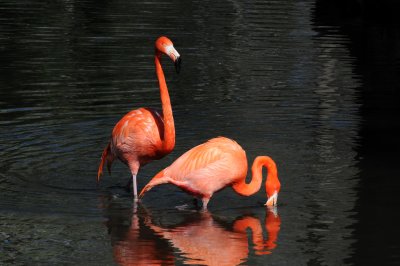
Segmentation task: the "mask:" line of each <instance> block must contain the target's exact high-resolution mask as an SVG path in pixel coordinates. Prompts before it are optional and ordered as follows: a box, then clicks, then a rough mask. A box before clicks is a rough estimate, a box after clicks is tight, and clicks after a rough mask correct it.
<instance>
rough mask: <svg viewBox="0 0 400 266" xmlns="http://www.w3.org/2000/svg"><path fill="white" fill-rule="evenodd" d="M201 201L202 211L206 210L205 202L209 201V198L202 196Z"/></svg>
mask: <svg viewBox="0 0 400 266" xmlns="http://www.w3.org/2000/svg"><path fill="white" fill-rule="evenodd" d="M201 200H202V201H203V211H207V204H208V202H209V201H210V199H209V198H202V199H201Z"/></svg>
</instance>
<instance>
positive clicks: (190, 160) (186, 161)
mask: <svg viewBox="0 0 400 266" xmlns="http://www.w3.org/2000/svg"><path fill="white" fill-rule="evenodd" d="M263 166H264V167H266V168H267V171H268V175H267V180H266V182H265V189H266V193H267V198H268V200H267V202H266V203H265V205H268V206H273V205H276V204H277V201H278V193H279V190H280V187H281V185H280V182H279V179H278V171H277V168H276V165H275V162H274V161H273V160H272V159H271V158H270V157H268V156H258V157H256V159H255V160H254V163H253V166H252V168H251V170H252V179H251V182H250V183H249V184H247V183H246V175H247V158H246V153H245V151H244V150H243V149H242V147H241V146H240V145H239V144H237V143H236V142H235V141H234V140H231V139H228V138H225V137H218V138H214V139H211V140H209V141H207V142H206V143H203V144H200V145H198V146H196V147H194V148H192V149H191V150H189V151H187V152H186V153H184V154H183V155H182V156H181V157H179V158H178V159H177V160H176V161H175V162H173V163H172V164H171V165H170V166H168V167H167V168H165V169H164V170H162V171H161V172H159V173H158V174H157V175H156V176H154V177H153V178H152V179H151V180H150V182H149V183H148V184H147V185H146V186H145V187H144V188H143V190H142V191H141V192H140V195H139V197H143V195H144V193H146V192H147V191H149V190H150V189H151V188H152V187H154V186H157V185H160V184H165V183H171V184H174V185H176V186H178V187H180V188H181V189H182V190H184V191H186V192H188V193H190V194H192V195H194V196H196V197H199V198H201V199H202V201H203V210H206V209H207V204H208V201H209V200H210V198H211V197H212V195H213V194H214V192H217V191H219V190H221V189H223V188H224V187H226V186H232V188H233V189H234V190H235V191H236V192H237V193H238V194H240V195H242V196H250V195H252V194H254V193H256V192H257V191H258V190H259V189H260V187H261V182H262V167H263Z"/></svg>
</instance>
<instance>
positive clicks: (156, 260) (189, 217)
mask: <svg viewBox="0 0 400 266" xmlns="http://www.w3.org/2000/svg"><path fill="white" fill-rule="evenodd" d="M130 215H131V223H130V225H126V224H129V223H128V222H127V221H126V220H125V221H121V217H118V216H117V217H116V216H111V217H110V218H111V219H110V220H109V222H108V227H109V231H110V232H111V238H112V245H113V255H114V259H115V261H116V262H117V263H118V264H119V265H149V264H151V265H161V264H162V265H168V264H169V265H173V264H174V263H176V261H177V260H179V261H182V262H183V263H184V264H188V265H193V264H196V265H199V264H200V265H237V264H240V263H243V262H246V261H247V259H248V256H249V252H251V251H254V254H255V255H266V254H271V252H272V251H273V250H274V249H275V248H276V246H277V239H278V234H279V230H280V224H281V221H280V217H279V215H278V214H277V212H276V207H272V208H271V207H270V208H268V209H267V212H266V215H265V224H264V226H263V225H262V222H261V221H260V219H259V218H257V217H255V216H249V215H246V216H240V217H238V218H236V219H235V220H234V221H233V222H232V221H229V219H227V218H225V217H224V218H221V217H218V216H215V215H212V214H211V213H209V212H185V211H181V212H178V213H173V214H171V215H174V218H172V219H169V218H168V217H166V215H168V214H166V215H163V216H161V215H160V217H154V215H151V214H150V213H149V212H148V211H146V210H145V209H143V208H140V209H139V210H138V211H134V212H132V211H131V212H130ZM126 218H128V219H130V217H126ZM177 219H178V221H180V222H178V223H176V222H175V224H173V225H164V224H163V223H162V222H160V221H161V220H166V221H171V220H173V221H177ZM112 220H114V221H112ZM153 221H157V223H155V222H153ZM124 224H125V228H124ZM160 224H163V225H160ZM264 230H265V231H264ZM249 231H251V235H252V239H251V241H250V243H251V244H250V246H249V241H248V235H247V234H248V232H249ZM264 232H266V237H265V236H264ZM177 250H178V251H177Z"/></svg>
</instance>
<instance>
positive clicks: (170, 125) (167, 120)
mask: <svg viewBox="0 0 400 266" xmlns="http://www.w3.org/2000/svg"><path fill="white" fill-rule="evenodd" d="M160 58H161V54H160V53H158V52H156V56H155V64H156V73H157V78H158V84H159V86H160V96H161V104H162V112H163V119H164V136H163V140H162V151H163V152H164V153H170V152H171V151H172V150H173V149H174V147H175V124H174V117H173V115H172V107H171V100H170V98H169V93H168V88H167V83H166V82H165V77H164V72H163V70H162V67H161V60H160Z"/></svg>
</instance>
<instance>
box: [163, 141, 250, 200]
mask: <svg viewBox="0 0 400 266" xmlns="http://www.w3.org/2000/svg"><path fill="white" fill-rule="evenodd" d="M232 144H234V145H233V146H232ZM236 145H237V144H236V142H227V141H226V139H219V138H216V139H212V140H211V141H208V142H206V143H204V144H201V145H199V146H196V147H194V148H193V149H191V150H189V151H188V152H186V153H185V154H183V155H182V156H181V157H180V158H178V159H177V160H176V161H175V162H174V163H173V164H172V165H171V166H169V167H168V168H166V169H165V170H164V176H168V177H170V178H171V179H173V180H174V182H172V183H175V184H176V185H178V186H180V187H181V188H183V189H185V190H187V191H189V192H192V193H194V194H201V195H207V196H211V195H212V194H213V193H214V192H215V191H218V190H220V189H222V188H224V187H226V186H228V185H230V184H232V183H233V182H235V181H236V180H237V179H238V178H240V177H241V176H242V175H243V173H244V171H243V167H242V166H243V165H242V166H240V164H241V161H240V160H238V158H241V157H242V155H244V151H243V150H242V149H237V147H236ZM238 151H239V153H238ZM238 155H239V157H238ZM245 164H246V165H245V166H246V167H245V171H247V161H246V162H245ZM244 175H245V174H244Z"/></svg>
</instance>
